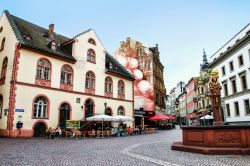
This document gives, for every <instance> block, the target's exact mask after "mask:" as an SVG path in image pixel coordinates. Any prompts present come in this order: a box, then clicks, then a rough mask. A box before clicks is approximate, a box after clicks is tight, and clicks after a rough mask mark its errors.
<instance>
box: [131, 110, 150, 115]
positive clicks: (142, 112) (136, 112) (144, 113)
mask: <svg viewBox="0 0 250 166" xmlns="http://www.w3.org/2000/svg"><path fill="white" fill-rule="evenodd" d="M154 114H155V113H154V111H143V110H135V115H143V116H154Z"/></svg>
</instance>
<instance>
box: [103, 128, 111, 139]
mask: <svg viewBox="0 0 250 166" xmlns="http://www.w3.org/2000/svg"><path fill="white" fill-rule="evenodd" d="M105 135H106V136H107V137H108V138H109V137H111V136H112V131H111V130H108V131H106V133H105Z"/></svg>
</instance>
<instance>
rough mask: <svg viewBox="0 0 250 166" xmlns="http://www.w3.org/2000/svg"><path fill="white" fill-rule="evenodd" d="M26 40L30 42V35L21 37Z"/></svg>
mask: <svg viewBox="0 0 250 166" xmlns="http://www.w3.org/2000/svg"><path fill="white" fill-rule="evenodd" d="M23 37H24V38H25V39H26V40H28V41H30V40H31V36H30V35H24V36H23Z"/></svg>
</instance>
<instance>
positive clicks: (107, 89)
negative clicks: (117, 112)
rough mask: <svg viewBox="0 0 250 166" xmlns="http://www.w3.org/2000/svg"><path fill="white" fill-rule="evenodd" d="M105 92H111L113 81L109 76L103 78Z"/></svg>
mask: <svg viewBox="0 0 250 166" xmlns="http://www.w3.org/2000/svg"><path fill="white" fill-rule="evenodd" d="M105 92H110V93H112V92H113V81H112V79H111V78H110V77H106V79H105Z"/></svg>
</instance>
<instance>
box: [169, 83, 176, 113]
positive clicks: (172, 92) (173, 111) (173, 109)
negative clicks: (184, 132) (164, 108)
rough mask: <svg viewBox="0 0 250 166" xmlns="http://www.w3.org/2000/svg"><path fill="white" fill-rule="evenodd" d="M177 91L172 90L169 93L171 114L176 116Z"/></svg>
mask: <svg viewBox="0 0 250 166" xmlns="http://www.w3.org/2000/svg"><path fill="white" fill-rule="evenodd" d="M175 89H176V88H173V89H171V91H170V93H169V102H170V114H171V115H176V112H175V107H176V105H175V101H176V97H175Z"/></svg>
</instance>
